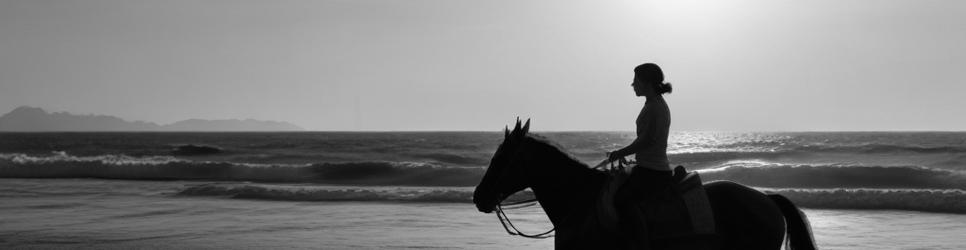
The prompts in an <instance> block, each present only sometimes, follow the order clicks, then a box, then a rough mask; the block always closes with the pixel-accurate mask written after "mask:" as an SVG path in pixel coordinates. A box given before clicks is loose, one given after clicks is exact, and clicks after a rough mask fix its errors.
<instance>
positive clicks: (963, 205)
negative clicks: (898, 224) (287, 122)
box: [177, 183, 966, 214]
mask: <svg viewBox="0 0 966 250" xmlns="http://www.w3.org/2000/svg"><path fill="white" fill-rule="evenodd" d="M761 190H762V191H765V192H767V193H778V194H782V195H785V196H786V197H788V198H789V199H791V200H792V201H794V202H795V204H796V205H799V206H801V207H806V208H825V209H896V210H910V211H925V212H942V213H959V214H966V191H963V190H929V189H843V188H837V189H767V188H766V189H761ZM177 195H180V196H213V197H227V198H232V199H258V200H280V201H377V202H379V201H382V202H455V203H472V202H473V190H472V188H455V187H454V188H443V187H436V188H433V187H385V188H373V187H333V186H308V185H274V184H251V183H210V184H201V185H194V186H189V187H186V188H184V189H183V190H181V191H179V192H178V193H177ZM532 196H533V194H532V192H529V191H524V192H521V193H519V194H517V195H515V196H513V197H511V199H526V198H529V197H532Z"/></svg>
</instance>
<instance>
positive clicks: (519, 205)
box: [496, 198, 557, 239]
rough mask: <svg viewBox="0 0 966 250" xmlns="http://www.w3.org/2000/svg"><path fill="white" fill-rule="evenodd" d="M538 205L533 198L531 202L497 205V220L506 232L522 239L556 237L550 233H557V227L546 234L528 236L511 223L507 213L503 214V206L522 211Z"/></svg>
mask: <svg viewBox="0 0 966 250" xmlns="http://www.w3.org/2000/svg"><path fill="white" fill-rule="evenodd" d="M536 204H537V198H533V199H529V200H523V201H517V202H511V203H506V204H504V203H500V204H497V205H496V218H498V219H500V224H502V225H503V229H506V232H507V233H509V234H510V235H517V236H521V237H524V238H531V239H546V238H550V237H553V236H554V235H552V234H550V233H553V231H556V230H557V227H553V228H551V229H550V230H548V231H546V232H543V233H538V234H526V233H523V232H521V231H520V229H517V227H516V226H514V225H513V222H510V218H509V217H507V216H506V213H504V212H503V206H508V208H509V209H520V208H525V207H531V206H534V205H536ZM511 229H512V230H511Z"/></svg>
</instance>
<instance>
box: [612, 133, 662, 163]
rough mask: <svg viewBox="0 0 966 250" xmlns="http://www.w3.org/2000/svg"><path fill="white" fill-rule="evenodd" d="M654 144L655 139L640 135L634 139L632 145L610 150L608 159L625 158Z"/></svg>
mask: <svg viewBox="0 0 966 250" xmlns="http://www.w3.org/2000/svg"><path fill="white" fill-rule="evenodd" d="M653 144H654V141H653V140H647V139H643V138H641V137H638V138H637V139H634V142H631V144H630V145H627V146H626V147H624V148H622V149H618V150H617V151H613V152H610V153H609V154H608V155H607V159H609V160H611V161H615V160H617V159H620V158H624V157H626V156H628V155H631V154H634V153H636V152H640V151H641V149H645V148H647V147H649V146H651V145H653Z"/></svg>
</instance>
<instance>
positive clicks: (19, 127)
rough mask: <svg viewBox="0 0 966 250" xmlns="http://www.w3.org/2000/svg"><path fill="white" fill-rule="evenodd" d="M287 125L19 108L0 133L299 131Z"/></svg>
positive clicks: (1, 119)
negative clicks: (166, 121) (165, 120)
mask: <svg viewBox="0 0 966 250" xmlns="http://www.w3.org/2000/svg"><path fill="white" fill-rule="evenodd" d="M302 130H304V129H302V128H301V127H299V126H296V125H294V124H291V123H287V122H277V121H260V120H253V119H245V120H238V119H228V120H202V119H189V120H183V121H178V122H175V123H172V124H165V125H158V124H156V123H151V122H143V121H133V122H130V121H125V120H123V119H121V118H117V117H114V116H107V115H74V114H71V113H67V112H56V113H47V111H44V110H43V109H41V108H34V107H27V106H21V107H18V108H16V109H14V110H13V111H10V113H7V114H4V115H3V116H0V131H18V132H42V131H78V132H85V131H207V132H213V131H302Z"/></svg>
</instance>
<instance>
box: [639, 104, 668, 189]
mask: <svg viewBox="0 0 966 250" xmlns="http://www.w3.org/2000/svg"><path fill="white" fill-rule="evenodd" d="M670 128H671V111H670V109H669V108H668V106H667V102H665V101H664V99H663V98H660V97H659V98H654V99H653V100H650V99H649V100H648V101H647V103H646V104H644V108H643V109H642V110H641V113H640V115H638V116H637V138H638V140H646V141H645V142H646V144H645V145H646V146H645V147H643V148H641V149H640V150H639V151H638V152H637V153H635V155H634V157H635V159H636V160H637V164H638V166H641V167H645V168H648V169H653V170H660V171H670V170H671V166H670V164H669V163H668V159H667V138H668V130H669V129H670Z"/></svg>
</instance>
